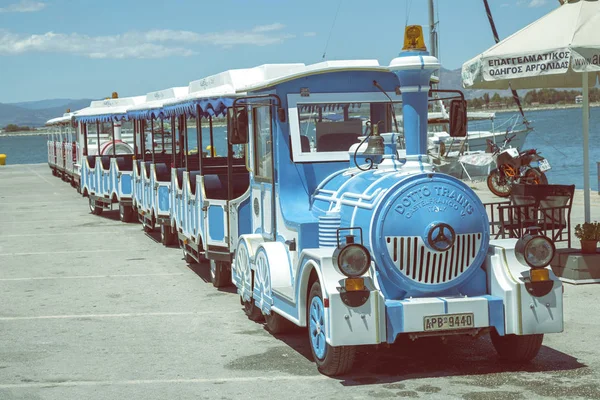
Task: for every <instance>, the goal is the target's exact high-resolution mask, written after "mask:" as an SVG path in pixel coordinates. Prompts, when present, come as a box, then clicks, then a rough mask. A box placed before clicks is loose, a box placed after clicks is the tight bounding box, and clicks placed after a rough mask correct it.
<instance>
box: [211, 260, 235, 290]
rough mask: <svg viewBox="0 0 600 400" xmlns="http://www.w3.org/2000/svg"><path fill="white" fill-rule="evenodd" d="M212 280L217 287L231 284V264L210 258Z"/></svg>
mask: <svg viewBox="0 0 600 400" xmlns="http://www.w3.org/2000/svg"><path fill="white" fill-rule="evenodd" d="M210 281H211V282H212V284H213V286H214V287H217V288H220V287H225V286H229V285H231V264H230V263H228V262H225V261H215V260H210Z"/></svg>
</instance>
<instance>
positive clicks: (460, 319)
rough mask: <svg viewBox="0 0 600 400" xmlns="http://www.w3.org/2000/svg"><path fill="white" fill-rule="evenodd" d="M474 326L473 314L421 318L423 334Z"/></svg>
mask: <svg viewBox="0 0 600 400" xmlns="http://www.w3.org/2000/svg"><path fill="white" fill-rule="evenodd" d="M474 326H475V325H474V324H473V313H465V314H446V315H430V316H427V317H424V318H423V330H424V331H425V332H429V331H445V330H450V329H463V328H473V327H474Z"/></svg>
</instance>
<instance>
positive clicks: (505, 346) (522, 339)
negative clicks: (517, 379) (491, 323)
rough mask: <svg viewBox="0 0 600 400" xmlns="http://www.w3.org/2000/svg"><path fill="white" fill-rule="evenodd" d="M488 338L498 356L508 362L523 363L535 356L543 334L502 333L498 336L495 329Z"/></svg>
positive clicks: (540, 345)
mask: <svg viewBox="0 0 600 400" xmlns="http://www.w3.org/2000/svg"><path fill="white" fill-rule="evenodd" d="M490 339H492V344H493V345H494V348H495V349H496V352H497V353H498V356H499V357H500V358H501V359H503V360H505V361H509V362H515V363H524V362H528V361H531V360H532V359H533V358H534V357H535V356H537V354H538V352H539V351H540V348H541V347H542V342H543V340H544V335H543V334H535V335H523V336H519V335H504V336H500V335H498V333H497V332H496V330H492V331H491V332H490Z"/></svg>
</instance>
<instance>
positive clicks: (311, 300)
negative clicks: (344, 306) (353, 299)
mask: <svg viewBox="0 0 600 400" xmlns="http://www.w3.org/2000/svg"><path fill="white" fill-rule="evenodd" d="M307 316H308V319H309V321H308V340H309V342H310V350H311V352H312V355H313V358H314V359H315V362H316V363H317V367H318V368H319V371H320V372H321V373H323V374H325V375H328V376H336V375H342V374H344V373H346V372H348V371H350V370H351V369H352V365H353V364H354V357H355V354H356V347H355V346H330V345H329V344H328V343H327V342H326V341H325V307H324V305H323V297H322V294H321V284H320V283H319V282H318V281H317V282H315V283H313V285H312V288H311V289H310V295H309V297H308V310H307Z"/></svg>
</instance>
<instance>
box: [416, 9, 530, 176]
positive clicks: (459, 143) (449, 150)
mask: <svg viewBox="0 0 600 400" xmlns="http://www.w3.org/2000/svg"><path fill="white" fill-rule="evenodd" d="M437 24H438V21H436V18H435V12H434V0H429V28H430V30H429V39H430V40H429V42H430V47H431V53H432V55H433V56H434V57H437V58H439V54H438V53H439V51H438V34H437ZM438 74H439V71H437V74H436V73H435V72H434V76H432V81H431V84H432V87H433V88H437V86H438V85H439V83H440V77H439V76H438ZM519 107H520V104H519ZM521 115H522V117H523V118H522V121H520V118H519V115H518V114H516V115H514V116H513V117H511V118H508V119H507V120H506V121H504V122H503V123H502V124H500V125H499V126H495V118H496V114H495V113H493V112H480V111H470V112H468V113H467V119H468V121H469V125H470V126H469V130H468V131H467V136H466V137H464V138H452V137H450V135H449V134H448V120H449V115H448V112H447V111H446V109H445V107H444V104H443V102H442V101H441V100H439V101H436V102H434V110H433V111H432V112H430V113H429V118H428V119H429V156H430V157H431V159H432V161H433V163H434V164H435V165H436V167H437V169H438V170H439V171H440V172H444V173H447V174H449V175H453V176H456V177H458V178H461V179H462V178H465V177H467V178H469V179H471V178H474V177H481V176H487V175H488V173H489V170H490V168H493V167H491V157H488V156H486V155H485V153H486V151H487V148H488V140H489V141H491V142H493V143H498V144H500V143H502V142H503V141H504V139H505V138H506V137H507V136H513V135H514V138H513V139H512V140H511V142H510V147H514V148H517V150H520V149H521V148H522V147H523V145H524V143H525V139H526V138H527V135H528V134H529V132H531V130H532V129H533V128H532V127H531V126H530V125H529V122H528V121H527V119H526V118H525V116H524V114H523V112H522V110H521ZM484 121H485V122H487V123H489V124H490V128H491V129H489V130H487V129H473V127H474V125H476V128H478V127H479V126H481V125H482V123H483V122H484ZM520 122H522V125H523V127H522V128H519V127H517V125H519V123H520ZM479 155H481V156H479Z"/></svg>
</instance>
